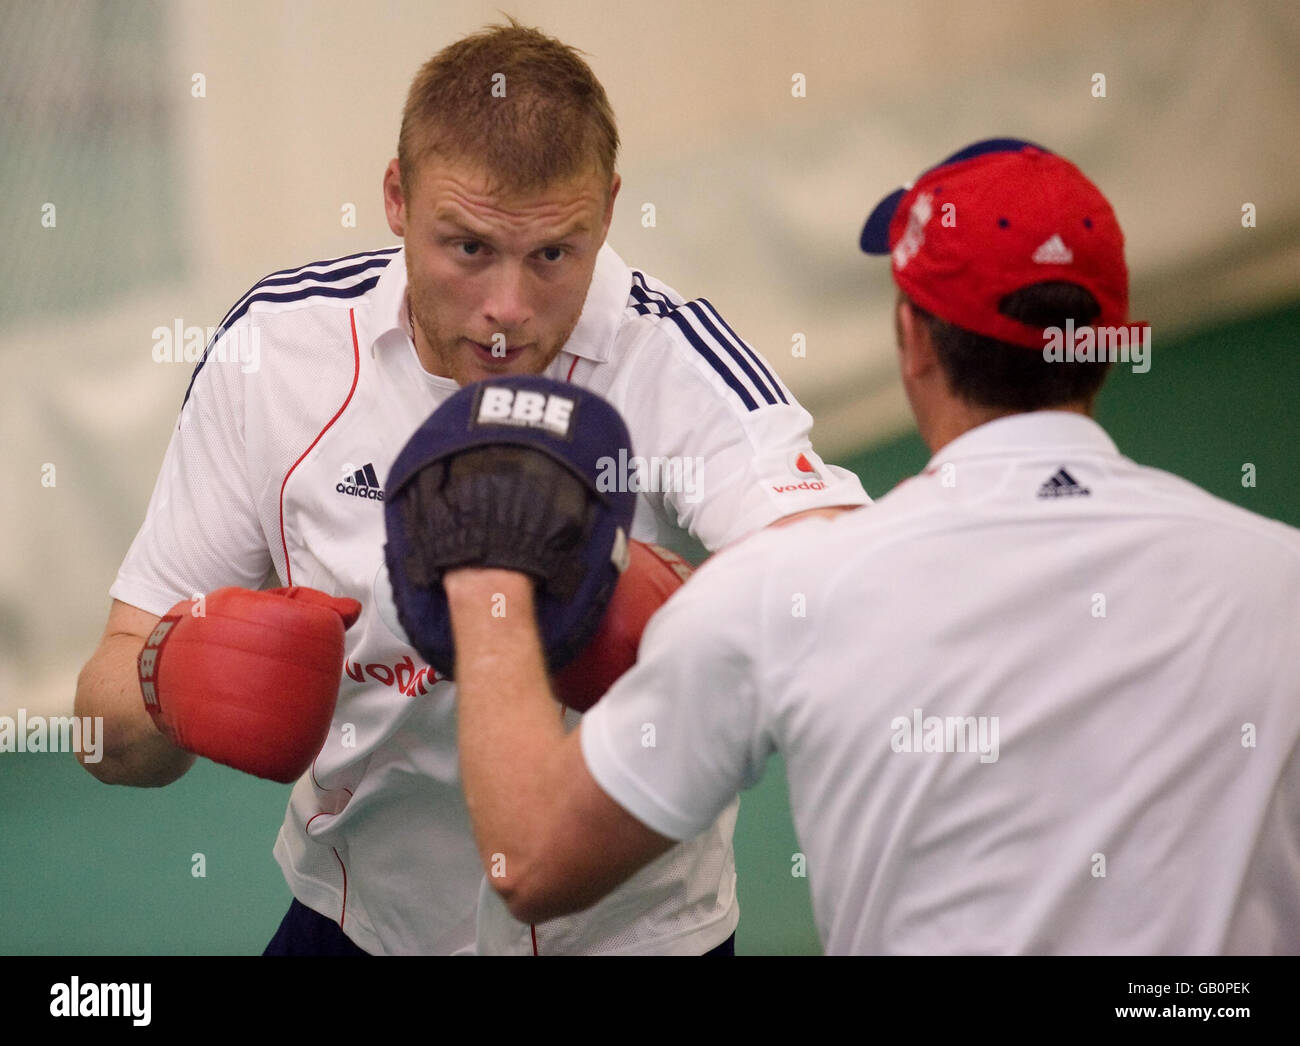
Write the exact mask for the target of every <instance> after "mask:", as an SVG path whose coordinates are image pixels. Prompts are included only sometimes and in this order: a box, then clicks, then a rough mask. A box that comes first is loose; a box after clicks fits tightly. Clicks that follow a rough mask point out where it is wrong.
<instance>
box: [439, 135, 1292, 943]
mask: <svg viewBox="0 0 1300 1046" xmlns="http://www.w3.org/2000/svg"><path fill="white" fill-rule="evenodd" d="M862 246H863V248H864V250H866V251H868V252H869V253H876V254H885V253H888V254H891V255H892V264H893V274H894V278H895V281H896V282H897V284H898V287H899V299H898V304H897V310H896V326H897V340H898V346H899V365H900V369H901V372H902V378H903V383H904V386H905V388H906V390H907V394H908V397H909V400H910V402H911V405H912V408H913V412H914V414H915V416H916V419H917V423H918V426H919V428H920V432H921V435H922V437H923V438H924V439H925V440H926V442H927V444H928V445H929V446H930V448H931V449H932V450H933V452H934V457H933V459H932V460H931V462H930V464H929V466H928V467H927V468H926V469H925V470H924V472H923V473H921V474H920V475H919V476H916V477H914V478H912V479H911V480H908V481H907V482H905V483H903V484H902V485H900V487H899V488H898V489H896V490H894V491H893V492H891V493H890V494H889V495H888V496H887V497H885V498H883V499H881V500H880V501H879V502H877V503H876V504H875V505H874V506H873V507H871V508H870V509H865V510H861V511H858V512H851V513H846V514H840V515H838V516H835V517H834V518H828V519H811V520H807V521H804V522H800V523H799V524H797V525H795V526H792V527H789V528H786V529H783V530H780V531H768V532H764V533H762V534H758V535H756V536H754V537H751V538H748V539H746V540H745V541H743V542H741V543H739V544H738V545H737V546H735V547H734V548H732V549H729V550H727V551H725V552H723V553H722V554H720V555H718V556H715V557H714V558H713V559H712V560H710V561H709V562H708V563H707V564H705V566H704V567H703V568H702V569H701V570H700V571H699V572H698V573H697V574H696V576H695V577H694V578H693V579H692V580H691V581H690V582H689V583H688V584H687V585H686V586H685V588H684V589H683V590H682V591H681V592H680V593H678V594H677V595H676V596H674V597H673V598H672V599H671V600H669V602H668V603H667V604H666V605H665V606H664V608H663V609H662V610H660V612H659V613H658V614H657V615H656V617H655V618H654V619H653V620H652V621H651V623H650V625H649V627H648V629H647V630H646V633H645V635H644V637H643V641H642V645H641V651H640V658H639V660H638V663H637V665H636V666H635V667H634V668H633V669H632V670H631V671H630V672H629V673H628V674H626V675H625V676H623V678H622V679H621V680H620V681H619V682H618V683H617V684H616V685H615V686H614V688H613V689H612V690H611V691H610V692H609V693H608V694H606V695H605V697H604V698H603V699H602V700H601V702H600V703H599V704H598V705H596V707H595V708H594V709H592V711H590V712H589V713H588V714H587V715H586V717H584V719H583V722H582V724H581V727H580V731H579V734H578V736H573V735H570V736H568V737H565V736H563V735H561V734H560V732H559V731H558V728H556V729H552V728H550V726H545V727H543V726H541V725H539V722H538V721H537V719H536V716H535V715H534V710H535V709H537V708H541V707H543V705H544V702H547V701H549V700H550V698H549V696H548V693H547V680H546V677H545V675H544V674H543V673H542V671H541V668H540V657H539V655H538V653H537V639H536V634H535V632H536V630H535V628H533V627H532V625H531V622H530V620H529V618H528V616H527V615H517V616H516V617H514V618H513V619H512V620H511V621H508V622H489V621H487V620H486V618H485V616H484V614H483V612H482V610H481V606H482V605H483V604H482V602H481V601H482V599H483V589H484V586H485V585H487V586H489V587H490V590H491V591H494V592H502V593H504V594H505V598H507V599H513V600H520V599H522V600H525V601H526V600H527V599H528V598H529V597H530V593H531V583H529V582H528V581H527V580H526V579H524V578H523V576H522V575H519V574H515V573H512V572H509V571H504V570H496V569H490V568H487V569H462V570H458V571H454V572H451V573H449V574H448V575H447V577H446V579H445V587H446V589H447V592H448V595H449V599H450V603H451V608H452V621H453V627H454V630H455V640H456V652H457V658H456V677H457V682H458V686H459V688H460V703H461V708H460V715H461V729H460V743H461V753H462V772H463V776H464V782H465V790H466V795H467V796H468V799H469V802H470V808H471V810H473V811H474V824H475V830H476V835H477V838H478V841H479V847H480V851H481V853H482V854H483V855H485V856H486V855H490V854H494V853H495V854H500V855H502V862H501V863H502V864H503V865H504V868H505V870H506V872H507V874H506V875H505V876H503V877H500V878H495V879H493V880H492V884H493V885H494V886H496V887H497V888H498V889H499V890H500V891H501V893H502V895H503V896H504V897H505V898H506V899H507V901H508V903H509V905H510V907H511V909H512V911H514V912H515V914H516V915H518V916H519V917H520V918H529V919H538V918H549V917H551V916H553V915H555V914H557V913H559V912H562V911H566V910H569V909H571V908H574V907H577V906H580V905H582V904H587V903H591V901H592V900H594V899H595V898H596V897H598V896H599V895H600V893H601V892H602V891H603V890H605V889H608V888H610V887H611V886H612V885H614V884H616V883H618V882H619V881H621V879H622V878H623V877H624V876H626V875H628V874H630V873H633V872H634V870H635V869H636V868H638V867H639V866H640V865H641V863H642V862H644V861H646V860H648V859H653V858H654V857H655V856H656V855H657V854H659V853H661V852H662V851H663V850H664V848H665V847H668V846H670V845H672V843H673V841H674V840H677V839H686V838H690V837H691V836H692V835H694V834H695V833H696V832H698V831H699V830H700V828H701V827H703V826H704V825H707V824H709V823H710V821H711V820H712V818H713V817H715V816H716V815H717V812H718V811H719V810H720V809H723V808H724V807H725V806H726V804H727V803H729V802H730V801H731V799H732V797H733V796H735V795H736V793H737V792H738V791H739V790H741V789H743V788H746V787H749V786H751V785H753V784H754V783H755V782H756V781H757V780H758V779H759V777H760V776H761V775H762V773H763V768H764V765H765V763H766V760H767V758H768V756H769V755H770V754H771V753H773V752H776V751H779V752H780V753H781V754H782V756H783V757H784V759H785V763H786V767H787V773H788V775H789V782H790V797H791V803H792V806H793V810H794V819H795V827H796V830H797V832H798V836H799V839H800V842H801V845H802V849H803V851H804V852H805V853H806V856H807V867H808V872H809V876H810V880H811V887H812V899H813V908H814V911H815V915H816V920H817V925H818V928H819V932H820V935H821V939H822V942H823V945H824V947H825V949H826V950H827V951H828V952H836V953H843V952H902V953H934V952H964V953H1044V952H1055V953H1097V952H1103V953H1197V954H1199V953H1220V952H1231V953H1237V952H1292V953H1294V952H1297V951H1300V644H1297V643H1296V641H1295V626H1296V622H1297V621H1298V620H1300V532H1297V531H1296V530H1294V529H1292V528H1290V527H1288V526H1284V525H1283V524H1281V523H1278V522H1274V521H1271V520H1267V519H1264V518H1262V517H1259V516H1256V515H1253V514H1251V513H1249V512H1247V511H1244V510H1242V509H1239V508H1236V507H1234V506H1232V505H1230V504H1227V503H1225V502H1223V501H1220V500H1218V499H1216V498H1213V497H1211V496H1209V495H1208V494H1206V493H1205V492H1203V491H1201V490H1200V489H1198V488H1197V487H1194V486H1193V485H1191V484H1190V483H1187V482H1185V481H1183V480H1181V479H1179V478H1177V477H1176V476H1173V475H1170V474H1168V473H1165V472H1161V471H1158V470H1155V469H1150V468H1145V467H1143V466H1140V465H1137V464H1135V463H1134V462H1132V461H1130V460H1128V459H1127V458H1125V457H1123V456H1121V455H1120V454H1119V453H1118V451H1117V450H1116V448H1115V445H1114V444H1113V443H1112V442H1111V440H1110V439H1109V437H1108V436H1107V435H1106V433H1105V432H1104V431H1103V430H1102V428H1101V427H1100V426H1099V425H1097V423H1096V422H1094V421H1093V420H1092V419H1091V416H1090V414H1091V406H1092V402H1093V398H1094V396H1095V395H1096V393H1097V391H1098V388H1099V387H1100V385H1101V383H1102V380H1103V378H1104V376H1105V373H1106V364H1103V363H1098V362H1095V361H1094V362H1089V361H1088V357H1089V356H1093V357H1095V356H1096V346H1097V345H1098V344H1109V345H1110V346H1114V345H1116V344H1117V343H1118V333H1117V331H1118V329H1119V328H1124V327H1127V326H1128V276H1127V269H1126V266H1125V262H1124V255H1123V237H1122V234H1121V232H1120V228H1119V225H1118V223H1117V221H1116V218H1115V216H1114V214H1113V212H1112V210H1111V208H1110V206H1109V204H1108V203H1107V202H1106V200H1105V199H1104V198H1103V196H1102V195H1101V193H1100V192H1099V191H1098V190H1097V189H1096V187H1095V186H1093V185H1092V183H1091V182H1089V181H1088V180H1087V179H1086V178H1085V177H1084V176H1083V175H1082V174H1081V173H1080V172H1079V171H1078V169H1077V168H1075V167H1074V166H1073V165H1071V164H1069V163H1068V162H1067V161H1065V160H1063V159H1061V158H1059V157H1056V156H1054V155H1052V154H1050V153H1048V152H1046V151H1045V150H1042V149H1041V148H1038V147H1035V146H1032V145H1030V144H1028V143H1023V142H1018V141H1014V140H1006V139H1003V140H992V141H988V142H981V143H977V144H976V145H975V146H972V147H969V148H968V149H965V150H962V151H961V152H960V153H958V154H956V155H955V156H953V157H950V158H949V159H948V160H946V161H944V162H943V163H942V164H940V165H939V166H938V167H936V168H933V169H931V170H930V171H928V172H926V173H925V174H924V175H923V176H922V177H921V178H920V179H919V180H918V181H917V182H916V184H915V185H914V186H912V187H910V188H908V189H907V190H900V191H899V192H897V193H895V194H893V195H892V196H891V197H889V198H887V199H886V200H885V201H884V202H882V204H881V205H880V207H878V208H877V209H876V211H875V212H874V213H873V214H872V216H871V218H870V219H869V220H868V222H867V225H866V227H865V229H864V230H863V236H862ZM1066 329H1068V330H1070V332H1071V335H1072V337H1071V338H1070V340H1069V347H1070V348H1071V349H1072V350H1077V351H1076V358H1075V359H1074V360H1072V361H1071V360H1070V359H1068V358H1062V357H1063V353H1062V351H1061V350H1062V345H1061V343H1060V339H1061V338H1062V336H1063V334H1064V331H1065V330H1066ZM1129 333H1132V334H1134V335H1135V336H1138V337H1139V338H1140V341H1141V342H1145V341H1146V335H1145V333H1144V332H1143V331H1141V330H1140V329H1137V330H1132V331H1130V332H1129ZM1089 339H1092V344H1093V348H1092V349H1087V347H1086V346H1087V345H1088V343H1089ZM1147 344H1148V345H1149V342H1147ZM1134 366H1135V369H1141V368H1145V367H1146V366H1149V360H1145V359H1144V360H1143V361H1141V362H1140V363H1135V364H1134ZM493 625H496V626H498V627H492V626H493ZM494 648H495V652H494ZM503 651H504V652H503ZM494 659H495V661H496V662H497V663H500V662H501V661H503V660H506V659H508V660H510V661H511V662H512V663H513V664H514V665H516V666H517V667H516V669H515V670H514V672H513V677H512V678H510V679H509V680H508V685H507V686H504V687H503V686H501V679H500V678H499V676H498V677H488V676H487V675H485V674H484V666H486V665H487V664H490V663H492V662H493V660H494ZM647 738H649V739H650V740H649V742H647ZM489 739H490V741H489ZM506 752H508V753H509V755H508V756H505V755H504V754H503V753H506ZM507 760H508V762H509V766H508V767H506V766H505V765H504V764H505V762H506V761H507ZM576 820H581V823H582V825H583V830H582V833H581V835H580V836H579V835H578V834H577V833H575V832H573V831H572V825H573V822H574V821H576ZM566 840H570V842H568V843H566Z"/></svg>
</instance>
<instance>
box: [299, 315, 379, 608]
mask: <svg viewBox="0 0 1300 1046" xmlns="http://www.w3.org/2000/svg"><path fill="white" fill-rule="evenodd" d="M348 322H349V323H351V325H352V361H353V363H352V388H350V389H348V398H347V399H345V400H344V401H343V406H341V407H340V408H339V409H338V411H337V413H335V415H334V417H332V418H330V420H329V421H327V422H326V423H325V427H324V428H323V429H321V430H320V432H319V433H317V435H316V438H315V439H314V440H312V441H311V446H310V447H308V448H307V449H306V450H304V451H303V452H302V455H301V456H300V457H299V458H298V460H297V461H295V462H294V463H293V464H292V465H290V466H289V471H288V472H286V473H285V474H284V482H283V483H281V484H280V547H281V548H283V549H284V574H285V577H284V583H285V584H286V585H292V584H293V567H292V566H291V565H290V563H289V542H288V541H287V540H285V536H284V488H285V487H287V486H288V485H289V477H290V476H292V475H293V470H294V469H296V468H297V467H298V466H299V465H301V464H302V459H303V458H305V457H306V456H307V455H308V454H310V453H311V452H312V447H315V446H316V444H317V443H319V442H320V441H321V436H324V435H325V433H327V432H328V431H329V430H330V426H331V425H333V424H334V422H336V421H338V420H339V418H340V417H341V416H342V415H343V412H344V411H345V410H347V409H348V404H349V403H351V402H352V394H353V393H354V392H356V391H357V379H358V378H360V377H361V346H360V345H358V344H357V316H356V310H355V309H348Z"/></svg>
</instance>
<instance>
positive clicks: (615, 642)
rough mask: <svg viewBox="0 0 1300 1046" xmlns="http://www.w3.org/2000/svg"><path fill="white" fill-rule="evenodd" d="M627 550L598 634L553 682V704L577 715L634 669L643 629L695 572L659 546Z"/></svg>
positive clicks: (633, 544)
mask: <svg viewBox="0 0 1300 1046" xmlns="http://www.w3.org/2000/svg"><path fill="white" fill-rule="evenodd" d="M628 549H629V551H630V553H631V555H630V559H629V561H628V566H627V569H626V570H625V571H623V574H622V576H621V577H620V578H619V579H618V585H617V587H616V588H615V589H614V595H613V597H612V598H611V599H610V601H609V606H608V607H607V608H606V610H605V616H604V617H603V618H601V620H600V629H599V630H598V631H597V632H596V634H595V636H593V637H592V640H591V642H590V643H588V644H587V645H586V646H585V647H583V649H582V653H581V654H579V655H578V656H577V658H576V659H574V660H573V661H571V662H570V663H569V664H567V665H565V666H564V668H562V669H560V671H559V672H557V673H556V674H555V677H554V679H553V680H552V686H553V688H554V690H555V696H556V698H558V699H559V700H560V701H561V702H562V703H563V704H565V705H567V706H568V707H569V708H576V709H577V710H578V711H579V712H585V711H587V709H589V708H590V707H591V706H592V705H594V704H595V703H596V702H597V701H599V700H600V699H601V697H603V696H604V694H605V691H606V690H608V689H609V688H610V687H611V686H613V685H614V683H615V682H616V681H617V680H618V677H619V676H621V675H622V674H623V673H624V672H626V671H627V670H628V669H629V668H631V667H632V666H633V665H634V664H636V654H637V649H638V647H640V645H641V633H642V632H644V631H645V626H646V625H647V624H648V623H649V621H650V618H651V617H652V616H653V615H654V612H655V611H656V610H658V609H659V608H660V607H661V606H663V605H664V604H665V603H666V602H668V597H669V596H671V595H672V594H673V593H674V592H676V591H677V590H678V589H679V588H681V587H682V585H684V584H686V581H687V579H688V578H689V577H690V576H691V572H692V571H693V570H694V567H692V566H691V565H690V564H689V563H687V562H686V560H684V559H682V557H681V556H679V555H677V554H676V553H674V552H669V551H668V550H667V549H666V548H660V547H659V546H658V545H648V544H646V543H645V542H643V541H631V542H629V543H628Z"/></svg>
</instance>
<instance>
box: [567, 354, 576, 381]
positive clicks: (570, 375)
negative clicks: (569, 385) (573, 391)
mask: <svg viewBox="0 0 1300 1046" xmlns="http://www.w3.org/2000/svg"><path fill="white" fill-rule="evenodd" d="M577 365H578V357H577V356H574V357H573V362H572V363H570V364H569V373H568V374H566V375H565V376H564V380H565V381H572V380H573V369H574V368H575V367H576V366H577Z"/></svg>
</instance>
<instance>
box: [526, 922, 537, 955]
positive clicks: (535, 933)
mask: <svg viewBox="0 0 1300 1046" xmlns="http://www.w3.org/2000/svg"><path fill="white" fill-rule="evenodd" d="M528 928H529V929H530V930H532V931H533V954H534V955H537V954H538V952H537V927H536V926H534V925H533V924H532V923H529V924H528Z"/></svg>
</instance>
